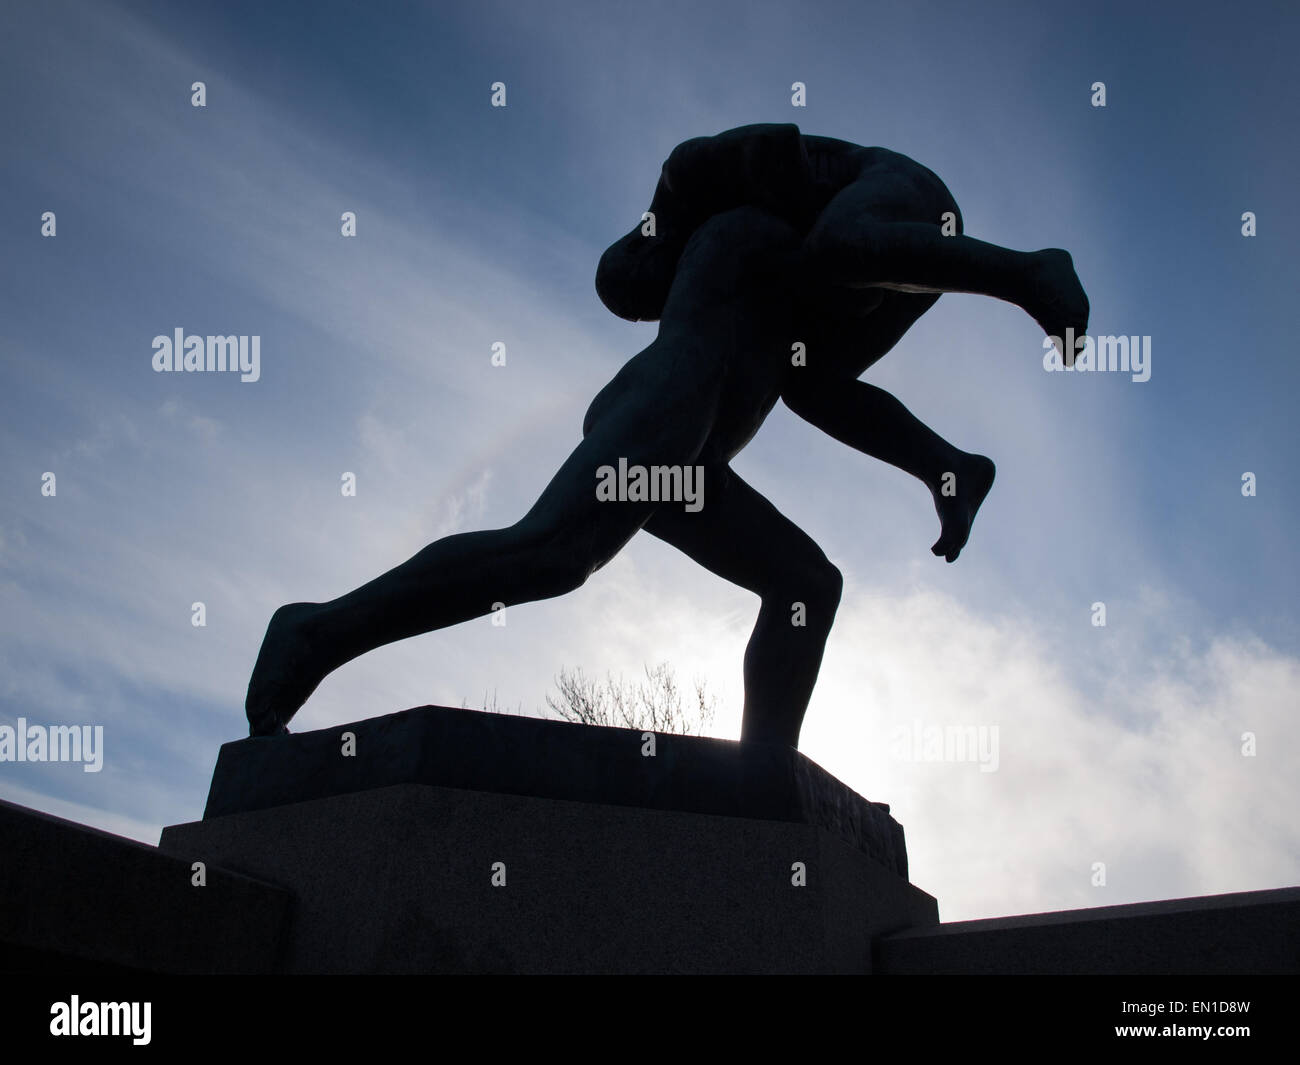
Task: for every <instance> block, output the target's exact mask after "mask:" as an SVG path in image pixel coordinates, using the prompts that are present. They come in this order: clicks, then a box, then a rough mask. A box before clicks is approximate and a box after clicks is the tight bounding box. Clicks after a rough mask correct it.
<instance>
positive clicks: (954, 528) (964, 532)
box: [930, 453, 997, 562]
mask: <svg viewBox="0 0 1300 1065" xmlns="http://www.w3.org/2000/svg"><path fill="white" fill-rule="evenodd" d="M963 454H964V453H963ZM949 472H951V473H953V474H955V475H956V482H955V483H954V484H953V488H954V489H955V492H956V494H954V495H949V496H946V495H944V494H943V483H942V481H941V482H940V483H939V484H938V485H931V486H930V492H931V493H932V494H933V495H934V509H935V510H937V511H938V512H939V522H940V525H941V526H942V527H941V529H940V532H939V539H938V540H936V541H935V544H934V546H933V547H931V548H930V550H931V552H933V553H934V554H936V555H941V556H943V557H944V558H946V559H947V560H948V561H949V562H955V561H957V556H958V555H959V554H961V549H962V548H963V547H965V546H966V541H967V540H968V539H969V538H970V528H971V525H972V524H974V522H975V514H976V513H977V512H978V511H979V509H980V504H981V503H983V502H984V497H985V496H986V495H988V494H989V489H990V488H992V487H993V478H994V476H995V475H996V474H997V467H996V466H994V465H993V460H992V459H990V458H986V457H985V456H984V455H966V456H965V458H964V459H963V460H962V461H961V462H960V463H959V464H958V468H957V469H954V470H951V471H949Z"/></svg>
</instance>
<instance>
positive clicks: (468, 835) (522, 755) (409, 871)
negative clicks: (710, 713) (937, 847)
mask: <svg viewBox="0 0 1300 1065" xmlns="http://www.w3.org/2000/svg"><path fill="white" fill-rule="evenodd" d="M650 744H651V737H650V736H649V734H643V733H640V732H636V731H634V730H628V729H609V728H596V727H592V726H583V725H571V724H567V723H563V722H554V721H541V720H537V719H533V718H523V717H515V716H510V715H499V714H484V713H478V712H474V711H468V710H455V709H449V708H443V707H421V708H417V709H414V710H407V711H404V712H402V713H399V714H393V715H390V716H387V717H382V718H375V719H371V720H367V721H360V722H356V723H354V724H348V725H341V726H337V727H334V728H330V729H324V730H321V731H318V732H311V733H301V734H294V735H290V736H283V737H276V738H271V739H247V740H240V741H236V742H233V743H228V744H226V745H225V746H224V747H223V748H222V749H221V753H220V755H219V757H218V762H217V769H216V772H215V774H214V776H213V781H212V787H211V791H210V794H209V798H208V804H207V809H206V811H205V815H204V818H203V820H202V821H198V822H194V823H191V824H184V825H174V826H171V827H169V828H167V829H165V830H164V831H163V835H162V839H161V841H160V844H159V846H160V848H161V849H162V850H164V851H166V852H168V853H172V854H175V855H177V856H179V857H183V858H186V859H190V860H205V861H208V862H210V863H212V864H214V865H219V866H220V867H222V868H225V869H230V870H234V871H236V872H241V873H244V874H245V875H248V876H252V877H256V878H258V879H260V880H264V881H266V882H268V883H271V884H276V885H279V886H282V887H284V888H287V889H289V890H291V891H292V892H293V893H294V895H295V896H296V906H295V910H294V917H293V921H292V926H291V928H290V930H289V932H288V936H287V939H288V943H287V946H286V949H285V951H284V960H283V963H282V967H283V969H284V970H285V971H290V972H446V973H471V972H474V973H633V972H642V973H643V972H664V973H667V972H695V973H703V972H729V973H742V972H743V973H760V972H789V973H796V972H806V973H811V972H869V971H870V969H871V958H872V945H873V942H874V941H875V940H876V939H878V938H879V937H881V936H883V935H886V934H889V933H892V932H897V931H900V930H903V929H907V928H921V927H929V926H934V925H935V924H937V922H938V909H937V905H936V903H935V900H934V899H933V898H931V897H930V896H929V895H927V894H925V893H924V892H923V891H920V890H918V889H917V888H915V887H913V886H911V885H910V884H909V883H908V882H907V879H906V869H907V865H906V850H905V847H904V839H903V832H902V827H901V826H900V825H899V824H898V823H897V822H896V821H894V819H893V818H892V817H890V815H889V810H888V807H887V806H884V805H882V804H877V803H871V802H868V801H867V800H865V799H863V798H862V797H861V796H859V795H857V794H856V793H854V792H853V791H851V790H850V789H849V788H847V787H845V786H844V785H843V784H841V783H840V782H839V781H837V780H835V778H833V777H831V776H830V775H829V774H828V773H826V772H825V771H824V770H822V769H821V768H820V767H818V766H817V765H815V764H814V763H813V762H811V761H810V760H808V759H807V758H805V757H804V756H803V755H800V754H799V753H798V752H796V751H794V750H792V749H782V748H769V747H763V746H758V745H748V744H746V745H741V744H739V743H735V742H730V741H725V740H715V739H707V738H700V737H685V736H670V735H662V734H659V735H655V736H654V737H653V754H651V753H650V750H651V746H650Z"/></svg>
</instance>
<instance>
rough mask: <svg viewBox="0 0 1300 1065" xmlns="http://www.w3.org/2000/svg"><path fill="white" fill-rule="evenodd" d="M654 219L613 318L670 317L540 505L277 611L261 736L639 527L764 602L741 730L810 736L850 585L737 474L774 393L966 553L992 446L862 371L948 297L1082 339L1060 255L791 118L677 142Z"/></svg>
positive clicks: (596, 559)
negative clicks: (959, 444)
mask: <svg viewBox="0 0 1300 1065" xmlns="http://www.w3.org/2000/svg"><path fill="white" fill-rule="evenodd" d="M649 213H650V214H651V215H653V222H654V228H653V235H646V234H647V233H648V232H649V231H650V229H649V221H650V220H649V219H645V220H644V221H643V223H642V224H639V225H638V226H637V227H636V228H635V229H634V230H633V231H632V232H631V233H630V234H628V235H627V236H626V237H624V238H622V239H621V240H619V241H617V242H616V243H615V244H614V245H612V246H611V247H610V248H609V249H608V250H607V251H606V252H605V254H604V255H603V256H602V257H601V260H600V265H599V267H598V269H597V274H596V288H597V292H598V293H599V295H600V298H601V299H602V301H603V302H604V303H605V305H606V306H607V307H608V308H609V309H610V310H611V311H613V312H614V313H615V314H617V315H619V316H620V317H623V318H627V319H630V320H633V321H656V320H657V321H658V322H659V330H658V335H657V336H656V337H655V339H654V341H653V342H651V344H650V345H649V346H648V347H647V348H645V349H644V350H643V351H641V352H640V353H639V354H637V355H635V356H634V357H633V358H632V359H631V360H629V361H628V363H627V364H626V365H625V366H624V367H623V368H622V369H621V370H620V371H619V372H618V373H617V374H616V375H615V377H614V379H613V380H612V381H610V382H609V384H607V385H606V386H605V387H604V388H603V389H602V390H601V391H600V392H599V393H598V394H597V396H596V398H595V399H594V400H593V401H592V403H591V406H590V408H589V409H588V410H587V414H586V417H585V419H584V421H583V427H582V432H583V439H582V442H581V443H580V444H579V445H578V446H577V448H576V449H575V450H574V451H573V453H572V454H571V455H570V456H569V457H568V459H567V460H566V461H565V462H564V464H563V465H562V466H561V467H560V470H559V472H558V473H556V475H555V476H554V477H553V478H552V480H551V482H550V484H548V485H547V486H546V489H545V490H544V491H543V492H542V495H541V497H540V498H539V499H538V500H537V502H536V503H535V504H533V507H532V509H531V510H529V511H528V513H527V514H525V515H524V516H523V517H522V518H521V519H520V520H519V521H518V522H516V523H515V524H514V525H512V526H510V527H509V528H505V529H493V530H488V531H484V532H473V533H460V534H457V535H454V536H448V537H445V538H444V539H442V540H438V541H437V542H435V543H433V544H430V545H429V546H428V547H426V548H424V550H422V551H420V552H419V553H418V554H417V555H415V556H414V557H413V558H411V559H410V560H409V561H407V562H405V563H403V564H402V565H400V566H398V567H396V568H395V569H392V570H390V571H389V572H387V573H385V574H384V575H383V576H381V577H378V578H376V579H375V580H373V581H371V582H370V583H369V584H366V585H363V586H362V587H360V588H358V589H356V590H355V591H352V592H349V593H348V594H346V595H343V596H341V597H340V598H338V599H335V600H332V601H331V602H328V603H292V604H289V605H288V606H283V607H281V608H280V609H279V610H277V611H276V612H275V614H274V615H273V616H272V618H271V622H270V625H269V626H268V627H267V632H266V637H265V639H264V640H263V642H262V649H261V652H260V653H259V655H258V658H257V664H256V665H255V667H254V669H253V676H252V679H251V681H250V682H249V686H248V699H247V703H246V709H247V712H248V720H249V724H250V732H251V733H252V734H253V735H272V734H275V733H279V732H284V731H287V729H286V728H285V725H286V723H287V722H288V721H289V720H290V718H292V716H293V715H294V713H296V712H297V710H298V709H299V707H301V706H302V704H303V703H304V702H305V701H306V700H307V698H308V696H310V695H311V693H312V692H313V691H314V690H315V688H316V686H317V685H318V684H319V683H320V682H321V680H322V679H324V677H325V676H327V675H328V674H329V673H331V672H332V671H333V670H335V669H337V668H338V667H339V666H341V665H343V664H344V663H345V662H349V661H351V660H352V659H353V658H356V657H357V656H359V655H362V654H364V653H365V652H367V651H370V650H373V649H374V648H376V647H380V646H383V645H384V644H388V643H392V642H393V641H395V640H402V639H406V638H407V637H410V636H416V635H419V634H420V633H424V632H431V631H433V630H434V629H441V628H445V627H446V626H448V625H454V624H457V623H458V622H462V621H468V620H470V619H471V618H476V617H480V616H482V615H484V614H488V613H490V612H491V611H492V609H493V607H494V604H504V605H505V606H507V607H508V606H513V605H515V604H517V603H526V602H531V601H533V600H537V599H547V598H550V597H552V596H557V595H562V594H563V593H565V592H569V591H572V590H573V589H575V588H577V587H579V586H581V585H582V584H583V583H584V582H585V581H586V580H587V578H588V577H589V576H591V574H592V573H594V572H595V571H596V570H597V569H599V568H600V567H601V566H603V565H605V563H606V562H608V561H609V560H610V559H611V558H613V557H614V555H615V554H617V553H618V551H619V550H620V549H621V548H622V547H623V545H624V544H626V543H627V542H628V540H630V539H631V538H632V536H634V535H635V534H636V532H637V530H639V529H641V528H644V529H645V530H646V531H647V532H649V533H651V534H652V535H654V536H656V537H658V538H659V539H661V540H664V541H666V542H667V543H669V544H672V545H673V546H674V547H676V548H678V549H679V550H681V551H683V552H685V553H686V554H687V555H688V556H689V557H690V558H692V559H694V560H695V561H696V562H698V563H699V564H700V565H702V566H704V567H705V568H706V569H708V570H710V571H712V572H713V573H716V574H717V575H718V576H720V577H723V578H724V579H726V580H728V581H731V582H733V583H735V584H738V585H740V586H741V587H743V588H747V589H749V590H750V591H752V592H754V593H755V594H756V595H758V596H759V598H760V600H761V606H760V608H759V614H758V623H757V625H756V626H755V628H754V633H753V635H752V636H751V638H750V641H749V646H748V648H747V649H746V651H745V664H744V678H745V708H744V719H743V724H742V730H741V739H742V740H744V741H752V742H764V743H777V744H785V745H789V746H797V744H798V740H799V730H800V727H801V725H802V722H803V715H804V711H805V709H806V708H807V705H808V700H809V697H810V696H811V694H812V689H813V685H814V683H815V681H816V678H817V672H818V669H819V667H820V665H821V658H822V650H823V648H824V646H825V643H826V638H827V635H828V634H829V632H830V628H831V622H832V620H833V618H834V615H835V610H836V607H837V605H838V603H839V599H840V589H841V577H840V572H839V570H838V569H836V567H835V566H834V565H832V564H831V562H830V561H828V560H827V558H826V556H825V555H824V554H823V553H822V551H821V549H820V548H819V547H818V546H817V545H816V544H815V543H814V542H813V541H812V540H811V539H810V538H809V537H808V535H807V534H805V533H804V532H803V531H802V530H800V529H799V528H798V527H797V526H796V525H795V524H794V523H793V522H791V521H790V520H789V519H788V518H786V517H785V516H784V515H782V514H780V513H779V512H778V511H777V510H776V508H775V507H773V506H772V504H771V503H769V502H768V501H767V500H766V499H764V498H763V497H762V496H761V495H759V493H758V492H756V491H755V490H754V489H753V488H751V487H750V486H749V485H748V484H746V483H745V482H744V481H743V480H741V478H740V477H738V476H737V475H736V474H735V472H734V471H733V470H732V469H731V467H730V465H729V463H730V462H731V459H732V458H733V457H734V456H735V455H736V454H737V453H738V452H739V451H740V450H741V448H743V447H744V446H745V444H747V443H748V442H749V440H750V439H751V438H752V437H753V436H754V434H755V433H756V432H757V431H758V429H759V426H761V425H762V423H763V420H764V419H765V418H766V417H767V415H768V413H769V412H770V411H771V410H772V408H773V406H775V404H776V402H777V400H778V399H782V400H784V401H785V403H786V405H787V406H789V407H790V409H791V410H793V411H795V412H796V413H797V414H799V415H800V416H801V417H803V418H805V419H806V420H808V421H809V422H811V423H812V424H813V425H816V426H817V427H818V428H820V429H822V430H824V431H825V432H827V433H829V434H830V435H831V436H833V437H835V438H836V439H837V440H841V441H843V442H844V443H846V444H849V445H850V446H852V447H854V448H856V449H858V450H859V451H862V452H864V453H865V454H867V455H871V456H873V457H875V458H878V459H881V460H883V461H885V462H888V463H890V464H891V465H894V466H897V467H898V468H900V469H903V470H906V471H907V472H908V473H910V474H912V475H913V476H915V477H917V478H919V479H920V480H921V481H923V482H924V483H925V484H926V486H927V487H929V489H930V491H931V493H932V495H933V497H934V502H935V506H936V508H937V510H938V513H939V519H940V524H941V532H940V536H939V540H938V542H937V543H936V544H935V545H934V546H933V547H932V548H931V550H932V551H933V552H934V553H935V554H936V555H942V556H944V557H946V558H947V560H948V561H949V562H951V561H953V560H954V559H956V558H957V555H958V552H959V551H960V550H961V549H962V547H963V546H964V545H965V543H966V540H967V537H968V536H969V534H970V528H971V523H972V521H973V520H974V517H975V513H976V511H977V510H978V509H979V506H980V504H981V503H982V502H983V500H984V497H985V495H986V494H987V493H988V490H989V487H990V486H991V484H992V482H993V476H994V466H993V463H992V461H990V460H989V459H987V458H985V457H983V456H981V455H974V454H970V453H968V452H965V451H962V450H960V449H958V448H956V447H954V446H953V445H952V444H949V443H948V442H947V441H945V440H943V439H942V438H941V437H939V436H938V435H937V434H935V433H934V432H933V431H931V430H930V429H929V428H927V427H926V426H925V425H923V424H922V423H921V422H920V421H919V420H918V419H917V418H915V417H914V416H913V415H912V414H911V413H910V412H908V410H907V409H906V408H905V407H904V406H903V405H902V404H901V403H900V402H899V401H898V400H897V399H895V398H894V397H893V396H891V395H889V394H888V393H887V392H884V391H882V390H881V389H879V388H875V387H874V386H872V385H868V384H865V383H864V382H861V381H858V380H857V377H858V376H859V375H860V374H861V373H863V372H864V371H865V370H866V369H867V368H868V367H869V366H871V365H872V364H873V363H875V362H876V360H878V359H879V358H880V357H881V356H882V355H884V354H885V353H886V352H887V351H889V350H890V348H892V347H893V346H894V344H896V343H897V342H898V340H899V338H900V337H901V336H902V335H903V334H904V333H905V332H906V331H907V329H908V328H909V327H910V326H911V325H912V323H913V322H915V321H916V320H917V318H919V317H920V316H921V315H922V314H924V313H925V311H926V310H928V309H929V308H930V307H932V306H933V305H934V303H935V301H936V300H937V299H938V298H939V294H940V293H943V292H973V293H979V294H982V295H986V296H993V297H996V298H998V299H1002V300H1007V301H1009V302H1011V303H1014V304H1016V305H1017V306H1019V307H1021V308H1023V309H1024V310H1025V311H1026V312H1028V313H1029V314H1030V315H1031V316H1032V317H1033V318H1034V319H1035V321H1037V322H1038V323H1039V325H1040V326H1042V328H1043V329H1044V331H1045V332H1046V333H1047V334H1048V335H1049V336H1053V337H1063V336H1066V335H1067V333H1066V330H1067V329H1068V328H1071V327H1072V328H1073V329H1074V335H1075V336H1078V337H1082V336H1083V335H1084V334H1085V333H1086V331H1087V322H1088V300H1087V297H1086V296H1085V294H1084V291H1083V288H1082V286H1081V285H1080V283H1079V280H1078V278H1077V276H1076V275H1075V272H1074V267H1073V264H1072V262H1071V259H1070V256H1069V254H1068V253H1067V252H1065V251H1062V250H1060V249H1055V248H1050V249H1046V250H1044V251H1038V252H1019V251H1011V250H1009V249H1007V248H1001V247H998V246H997V245H994V244H986V243H984V242H983V241H979V240H974V239H972V238H970V237H967V236H964V235H961V214H960V211H959V210H958V208H957V204H956V202H955V201H954V200H953V198H952V195H951V194H950V193H949V191H948V190H947V188H946V187H945V186H944V184H943V182H942V181H940V180H939V178H938V177H937V176H936V175H935V174H933V173H932V172H931V171H929V170H927V169H926V168H925V167H923V166H921V165H919V164H918V163H915V162H913V161H912V160H911V159H908V158H907V157H906V156H903V155H899V154H897V153H895V152H891V151H888V150H886V149H884V148H866V147H861V146H859V145H855V144H850V143H848V142H845V141H839V140H833V139H831V138H827V137H809V136H802V135H801V134H800V133H799V130H798V128H797V127H796V126H793V125H755V126H744V127H741V128H739V129H734V130H728V131H727V132H725V133H721V134H719V135H717V136H716V137H699V138H695V139H693V140H689V141H686V142H684V143H683V144H681V145H678V147H677V148H676V149H674V150H673V152H672V154H671V155H670V156H669V158H668V160H667V161H666V162H665V163H664V167H663V171H662V174H661V177H660V180H659V184H658V187H657V189H656V191H655V195H654V198H653V200H652V202H651V205H650V212H649ZM945 223H947V227H946V229H947V231H946V232H945ZM949 234H951V235H949ZM796 343H800V344H802V345H803V346H804V350H805V351H806V359H803V358H800V357H798V355H796V354H792V353H793V352H796V351H797V350H798V349H796V348H795V344H796ZM1072 355H1073V353H1069V354H1067V359H1070V358H1071V357H1072ZM805 363H806V364H805ZM673 471H677V472H676V473H675V474H674V473H673ZM692 475H693V476H692ZM945 475H951V476H948V477H946V476H945ZM945 482H946V484H947V486H948V492H949V493H952V494H945V492H944V491H943V488H944V485H945ZM657 489H658V490H657ZM665 489H671V491H665ZM684 489H687V490H689V491H691V492H693V493H694V494H693V495H691V496H689V497H687V501H686V502H685V503H684V502H683V498H684V497H683V495H682V492H683V490H684ZM665 495H669V496H672V497H673V498H668V499H665V498H664V496H665ZM797 621H801V622H802V624H797V623H796V622H797Z"/></svg>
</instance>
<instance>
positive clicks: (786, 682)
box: [645, 466, 842, 747]
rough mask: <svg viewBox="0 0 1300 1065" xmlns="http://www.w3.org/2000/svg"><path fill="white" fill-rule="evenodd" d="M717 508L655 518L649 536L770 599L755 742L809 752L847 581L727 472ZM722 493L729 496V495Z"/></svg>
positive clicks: (761, 626)
mask: <svg viewBox="0 0 1300 1065" xmlns="http://www.w3.org/2000/svg"><path fill="white" fill-rule="evenodd" d="M706 478H708V479H709V482H710V483H711V484H713V485H714V486H715V488H714V490H713V498H712V501H711V502H710V504H709V505H708V506H706V507H704V509H703V510H701V511H699V512H697V513H690V512H686V511H682V510H679V509H676V508H667V507H665V508H663V509H661V510H658V511H656V512H655V515H654V517H653V518H651V519H650V521H649V522H648V523H647V525H646V527H645V528H646V532H649V533H652V534H653V535H655V536H657V537H658V538H659V539H661V540H664V541H665V542H667V543H670V544H672V545H673V546H674V547H676V548H677V549H678V550H680V551H682V552H683V553H685V554H686V555H687V556H689V557H690V558H691V559H693V560H694V561H696V562H698V563H699V564H700V565H702V566H704V567H705V568H706V569H708V570H711V571H712V572H713V573H716V574H717V575H718V576H719V577H722V578H723V579H724V580H728V581H731V582H732V583H734V584H738V585H740V586H741V587H742V588H746V589H748V590H749V591H751V592H754V593H755V594H756V595H758V596H759V597H760V599H761V600H762V603H761V605H760V607H759V611H758V622H757V624H756V625H755V626H754V633H753V635H752V636H751V637H750V639H749V646H748V647H747V648H746V650H745V714H744V722H743V724H742V726H741V735H740V738H741V739H742V740H744V741H746V742H758V743H776V744H782V745H786V746H790V747H797V746H798V744H799V729H800V726H801V725H802V724H803V716H804V711H805V710H807V708H808V700H809V698H810V697H811V695H812V690H813V685H814V684H815V683H816V681H817V672H818V670H819V669H820V668H821V661H822V651H823V649H824V648H825V646H826V637H827V635H828V634H829V633H830V629H831V622H832V621H833V620H834V619H835V609H836V607H837V606H838V605H839V601H840V589H841V585H842V580H841V577H840V571H839V570H838V569H836V567H835V566H834V565H832V564H831V562H830V561H828V560H827V558H826V556H825V555H824V554H823V553H822V550H821V548H820V547H818V546H817V544H816V543H815V542H814V541H813V540H812V538H811V537H810V536H809V535H808V534H807V533H805V532H804V531H803V530H802V529H800V528H799V527H798V526H797V525H795V524H794V522H792V521H791V520H790V519H789V518H787V517H785V515H783V514H782V513H781V512H780V511H778V510H777V509H776V507H774V506H773V505H772V504H771V503H770V502H768V501H767V500H766V499H765V498H763V496H761V495H760V494H759V493H758V492H756V491H755V490H754V489H753V488H751V487H750V486H749V485H748V484H746V483H745V482H744V481H743V480H741V479H740V478H739V477H738V476H736V474H735V473H734V472H733V471H731V470H730V469H729V468H727V467H725V466H724V467H719V468H718V469H717V470H716V471H715V470H714V469H713V468H710V469H708V470H707V471H706ZM717 486H721V487H720V488H719V487H717Z"/></svg>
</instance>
